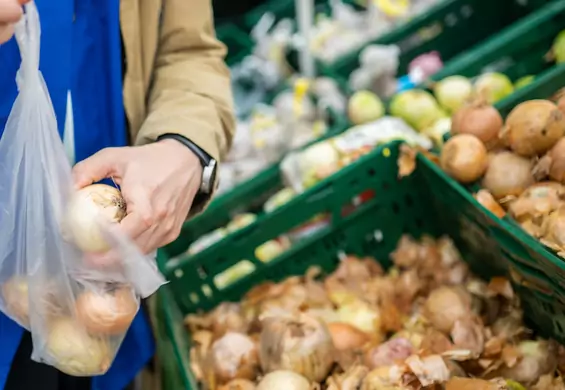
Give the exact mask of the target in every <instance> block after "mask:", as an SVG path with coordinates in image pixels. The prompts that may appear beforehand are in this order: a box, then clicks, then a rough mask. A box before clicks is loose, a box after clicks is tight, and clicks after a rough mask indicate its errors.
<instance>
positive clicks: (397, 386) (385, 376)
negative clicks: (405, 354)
mask: <svg viewBox="0 0 565 390" xmlns="http://www.w3.org/2000/svg"><path fill="white" fill-rule="evenodd" d="M406 371H407V370H406V367H405V366H404V365H392V366H383V367H378V368H375V369H374V370H372V371H371V372H369V373H368V374H367V376H366V377H365V379H364V380H363V386H361V390H405V389H406V387H405V386H403V376H404V375H405V374H406Z"/></svg>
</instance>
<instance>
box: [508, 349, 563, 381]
mask: <svg viewBox="0 0 565 390" xmlns="http://www.w3.org/2000/svg"><path fill="white" fill-rule="evenodd" d="M555 348H556V346H555V344H554V343H552V342H551V341H545V340H540V341H531V340H528V341H523V342H521V343H520V345H519V346H518V349H519V350H520V352H521V353H522V356H523V357H522V359H520V360H519V361H518V363H517V364H516V365H515V366H513V367H505V368H503V369H501V370H500V372H499V373H497V374H499V376H501V377H503V378H506V379H512V380H515V381H516V382H520V383H521V384H524V385H526V386H527V385H530V384H533V383H535V382H536V381H537V380H538V379H539V378H540V377H541V376H543V375H545V374H553V372H554V371H555V369H556V368H557V359H556V353H555Z"/></svg>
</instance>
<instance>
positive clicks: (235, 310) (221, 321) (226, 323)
mask: <svg viewBox="0 0 565 390" xmlns="http://www.w3.org/2000/svg"><path fill="white" fill-rule="evenodd" d="M247 328H248V324H247V321H246V320H245V318H244V317H243V313H242V311H241V306H240V305H239V304H237V303H233V302H224V303H221V304H220V305H219V306H218V307H217V308H216V309H214V311H213V312H212V332H213V333H214V336H216V337H222V336H223V335H224V334H226V333H227V332H241V333H244V332H246V331H247Z"/></svg>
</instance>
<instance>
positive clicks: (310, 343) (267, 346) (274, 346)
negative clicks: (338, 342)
mask: <svg viewBox="0 0 565 390" xmlns="http://www.w3.org/2000/svg"><path fill="white" fill-rule="evenodd" d="M260 346H261V349H260V354H259V356H260V361H261V368H262V369H263V372H266V373H269V372H272V371H277V370H290V371H294V372H296V373H298V374H300V375H302V376H304V377H305V378H306V379H308V380H309V381H312V382H321V381H323V380H324V379H325V378H326V376H327V375H328V373H329V372H330V369H331V367H332V365H333V363H334V352H335V349H334V346H333V343H332V339H331V335H330V332H329V331H328V329H327V327H326V326H325V325H324V324H323V323H322V322H320V321H319V320H317V319H315V318H313V317H310V316H307V315H305V314H299V315H296V316H293V317H292V318H288V317H271V318H268V319H266V320H265V321H264V324H263V330H262V332H261V339H260Z"/></svg>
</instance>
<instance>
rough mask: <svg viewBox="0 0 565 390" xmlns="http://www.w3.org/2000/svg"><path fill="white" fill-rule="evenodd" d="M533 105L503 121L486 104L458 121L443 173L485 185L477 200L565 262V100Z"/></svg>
mask: <svg viewBox="0 0 565 390" xmlns="http://www.w3.org/2000/svg"><path fill="white" fill-rule="evenodd" d="M560 96H561V94H558V95H557V99H556V101H550V100H541V99H540V100H530V101H526V102H524V103H521V104H519V105H517V106H516V107H515V108H514V109H513V110H512V111H511V112H510V114H509V115H508V117H507V118H506V121H504V122H503V121H502V118H501V117H500V114H499V113H498V112H497V111H496V109H495V108H494V107H492V106H490V105H487V104H486V103H484V102H479V103H476V102H475V103H470V104H467V105H465V106H464V107H462V108H461V109H460V110H459V111H457V112H456V113H455V114H454V115H453V118H452V134H454V135H453V137H452V138H451V139H449V140H448V141H447V142H446V143H445V145H444V147H443V149H442V151H441V156H440V165H441V167H442V169H443V170H444V171H445V172H446V173H447V174H448V175H449V176H451V177H453V178H454V179H455V180H457V181H459V182H461V183H464V184H467V183H473V182H476V181H478V180H480V183H481V186H482V190H481V191H479V192H478V193H477V194H475V198H476V199H477V200H478V201H479V202H480V203H481V204H482V205H483V206H484V207H486V208H487V209H489V210H490V211H491V212H493V213H494V214H495V215H497V216H498V217H503V216H504V215H505V214H506V213H507V212H508V214H509V215H510V216H511V217H512V218H514V219H515V220H516V221H518V223H519V224H520V225H521V226H522V228H524V230H526V231H527V232H528V233H529V234H531V235H532V236H534V237H535V238H538V239H539V240H540V241H541V242H542V243H543V244H545V245H546V246H548V247H549V248H551V249H552V250H554V251H556V252H557V253H558V254H559V255H560V256H562V257H565V234H563V233H561V232H562V231H563V228H562V226H564V225H565V112H564V111H563V110H562V108H560V107H563V106H564V105H565V99H564V98H563V97H560Z"/></svg>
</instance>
